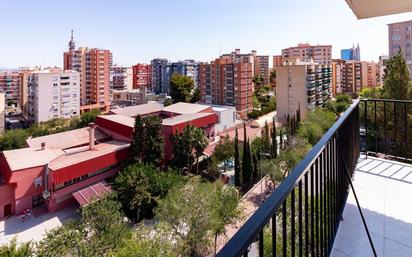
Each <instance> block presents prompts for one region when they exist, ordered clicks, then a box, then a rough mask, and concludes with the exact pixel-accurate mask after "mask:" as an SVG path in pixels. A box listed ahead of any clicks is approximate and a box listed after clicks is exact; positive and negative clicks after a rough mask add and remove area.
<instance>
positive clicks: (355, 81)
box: [341, 61, 379, 94]
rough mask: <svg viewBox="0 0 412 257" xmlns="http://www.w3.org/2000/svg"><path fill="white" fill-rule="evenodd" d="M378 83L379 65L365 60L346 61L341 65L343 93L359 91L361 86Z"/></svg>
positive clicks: (373, 85) (372, 85)
mask: <svg viewBox="0 0 412 257" xmlns="http://www.w3.org/2000/svg"><path fill="white" fill-rule="evenodd" d="M378 84H379V65H378V64H377V63H374V62H366V61H361V62H358V61H347V62H345V63H343V64H342V66H341V88H342V92H343V93H349V94H354V93H359V92H360V91H361V90H362V89H363V88H367V87H376V86H377V85H378Z"/></svg>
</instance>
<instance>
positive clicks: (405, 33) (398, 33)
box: [388, 20, 412, 78]
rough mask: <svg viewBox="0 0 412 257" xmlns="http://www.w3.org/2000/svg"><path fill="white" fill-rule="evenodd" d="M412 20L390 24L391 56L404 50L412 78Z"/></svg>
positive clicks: (403, 53)
mask: <svg viewBox="0 0 412 257" xmlns="http://www.w3.org/2000/svg"><path fill="white" fill-rule="evenodd" d="M411 30H412V20H410V21H404V22H397V23H392V24H388V40H389V57H390V58H392V57H393V56H394V55H396V54H397V53H398V51H399V50H401V51H402V55H403V57H404V58H405V60H406V64H407V65H408V69H409V73H410V75H411V78H412V73H411V72H412V34H411V33H412V32H411Z"/></svg>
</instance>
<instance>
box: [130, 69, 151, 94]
mask: <svg viewBox="0 0 412 257" xmlns="http://www.w3.org/2000/svg"><path fill="white" fill-rule="evenodd" d="M151 80H152V68H151V65H150V64H140V63H139V64H136V65H133V88H134V89H137V88H140V87H148V88H149V87H150V86H151V84H152V83H151Z"/></svg>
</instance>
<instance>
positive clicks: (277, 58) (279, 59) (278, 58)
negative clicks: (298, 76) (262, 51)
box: [272, 55, 283, 67]
mask: <svg viewBox="0 0 412 257" xmlns="http://www.w3.org/2000/svg"><path fill="white" fill-rule="evenodd" d="M272 58H273V60H272V61H273V67H276V66H281V65H283V56H282V55H274V56H273V57H272Z"/></svg>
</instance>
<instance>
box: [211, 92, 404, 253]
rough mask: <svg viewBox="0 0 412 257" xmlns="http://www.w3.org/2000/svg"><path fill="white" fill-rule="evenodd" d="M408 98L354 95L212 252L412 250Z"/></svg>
mask: <svg viewBox="0 0 412 257" xmlns="http://www.w3.org/2000/svg"><path fill="white" fill-rule="evenodd" d="M411 104H412V101H399V100H379V99H362V100H356V101H354V102H353V104H352V105H351V106H350V107H349V108H348V110H346V112H345V113H343V114H342V115H341V116H340V118H339V119H338V121H337V122H336V123H335V124H334V125H333V126H332V128H330V129H329V131H328V132H327V133H326V134H325V135H324V136H323V137H322V139H321V140H320V141H319V142H318V143H317V144H316V145H315V146H314V147H313V148H312V150H311V151H310V152H309V153H308V154H307V155H306V157H305V158H304V159H303V160H302V161H301V162H300V163H299V164H298V165H297V166H296V167H295V168H294V169H293V170H292V171H291V173H290V174H289V176H288V177H287V178H286V179H285V180H284V181H283V182H282V183H281V184H280V185H279V186H278V187H277V188H276V189H275V191H274V192H273V193H272V194H271V195H270V196H269V197H268V198H267V200H266V201H265V202H264V203H263V204H262V205H261V206H260V207H259V208H258V209H257V210H256V212H255V213H254V214H253V215H252V216H251V217H250V218H249V220H248V221H247V222H246V223H245V224H244V225H243V226H242V227H241V228H240V229H239V230H238V232H237V233H236V234H235V235H234V236H233V237H231V239H230V240H229V241H228V243H227V244H226V245H225V246H224V247H223V248H222V250H221V251H220V252H219V253H218V255H217V256H221V257H223V256H225V257H227V256H344V257H345V256H346V257H347V256H350V257H357V256H362V257H364V256H412V239H411V238H412V209H411V207H410V206H408V203H409V202H410V200H411V199H410V195H411V194H410V193H412V185H411V183H412V165H410V164H408V163H407V162H408V161H409V160H410V159H409V158H410V156H411V155H410V151H409V150H410V143H409V142H410V140H408V131H411V130H410V126H411V124H410V123H412V122H409V123H408V119H409V115H410V114H411V115H412V110H411V108H410V106H411Z"/></svg>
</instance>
